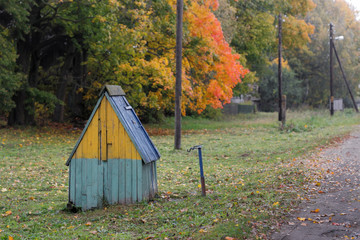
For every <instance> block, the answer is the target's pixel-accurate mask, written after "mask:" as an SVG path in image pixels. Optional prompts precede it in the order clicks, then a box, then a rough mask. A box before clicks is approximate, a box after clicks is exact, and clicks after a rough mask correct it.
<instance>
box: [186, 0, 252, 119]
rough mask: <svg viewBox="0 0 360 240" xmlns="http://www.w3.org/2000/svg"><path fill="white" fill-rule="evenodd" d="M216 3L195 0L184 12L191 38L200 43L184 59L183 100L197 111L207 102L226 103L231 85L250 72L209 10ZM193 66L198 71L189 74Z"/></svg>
mask: <svg viewBox="0 0 360 240" xmlns="http://www.w3.org/2000/svg"><path fill="white" fill-rule="evenodd" d="M218 6H219V3H218V1H217V0H195V1H192V2H191V5H190V6H189V9H188V10H187V11H185V13H184V20H185V21H186V22H188V30H189V32H190V34H189V35H190V38H191V37H192V38H200V39H201V40H202V43H203V44H202V47H201V48H200V49H199V51H197V54H189V55H188V56H186V58H185V59H184V67H185V78H186V79H184V86H183V88H184V90H185V92H184V96H185V98H184V99H183V101H184V104H185V105H186V106H187V107H189V108H190V109H192V110H197V111H198V112H201V111H202V110H204V109H205V107H206V106H207V105H211V106H212V107H213V108H221V107H222V105H223V103H229V102H230V99H231V98H232V95H233V93H232V89H233V88H234V87H235V86H236V84H238V83H240V82H241V78H243V77H244V76H245V75H246V74H247V73H248V72H249V70H247V69H245V68H244V67H243V66H242V65H241V64H240V62H239V59H240V56H239V55H238V54H236V53H233V52H232V49H231V47H230V46H229V44H228V43H227V42H226V40H225V38H224V35H223V32H222V29H221V24H220V22H219V20H218V19H217V18H216V17H215V15H214V13H213V12H212V10H213V11H214V10H216V9H217V7H218ZM194 68H195V70H196V71H197V72H196V74H191V73H190V72H191V70H194ZM210 73H213V74H212V75H211V76H210ZM194 75H195V76H196V77H194Z"/></svg>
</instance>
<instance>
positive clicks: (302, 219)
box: [297, 217, 306, 221]
mask: <svg viewBox="0 0 360 240" xmlns="http://www.w3.org/2000/svg"><path fill="white" fill-rule="evenodd" d="M297 219H298V220H299V221H305V220H306V218H302V217H298V218H297Z"/></svg>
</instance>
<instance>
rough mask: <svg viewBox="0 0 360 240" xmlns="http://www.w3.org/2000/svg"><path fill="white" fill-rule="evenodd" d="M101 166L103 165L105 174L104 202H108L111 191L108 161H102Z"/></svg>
mask: <svg viewBox="0 0 360 240" xmlns="http://www.w3.org/2000/svg"><path fill="white" fill-rule="evenodd" d="M101 164H102V165H103V171H104V172H103V174H104V178H103V179H104V193H103V198H104V200H106V201H107V202H109V201H110V189H109V185H110V184H111V183H110V180H109V175H108V173H109V163H108V162H107V161H101Z"/></svg>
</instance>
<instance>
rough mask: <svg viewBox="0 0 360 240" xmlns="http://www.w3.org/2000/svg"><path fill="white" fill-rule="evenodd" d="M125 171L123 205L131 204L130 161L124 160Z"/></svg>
mask: <svg viewBox="0 0 360 240" xmlns="http://www.w3.org/2000/svg"><path fill="white" fill-rule="evenodd" d="M125 163H126V169H125V178H126V179H125V203H132V199H131V197H132V195H131V160H130V159H126V160H125Z"/></svg>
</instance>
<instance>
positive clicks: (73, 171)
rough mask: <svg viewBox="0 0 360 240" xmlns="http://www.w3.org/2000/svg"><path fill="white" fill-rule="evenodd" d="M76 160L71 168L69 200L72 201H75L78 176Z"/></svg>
mask: <svg viewBox="0 0 360 240" xmlns="http://www.w3.org/2000/svg"><path fill="white" fill-rule="evenodd" d="M75 165H76V164H75V161H74V162H71V164H70V168H69V178H70V179H69V200H70V202H72V203H75V178H76V168H75Z"/></svg>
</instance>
